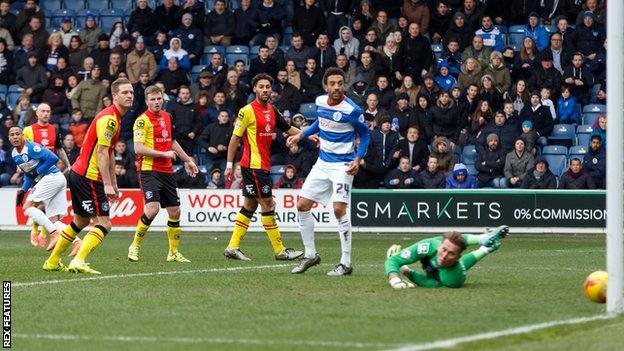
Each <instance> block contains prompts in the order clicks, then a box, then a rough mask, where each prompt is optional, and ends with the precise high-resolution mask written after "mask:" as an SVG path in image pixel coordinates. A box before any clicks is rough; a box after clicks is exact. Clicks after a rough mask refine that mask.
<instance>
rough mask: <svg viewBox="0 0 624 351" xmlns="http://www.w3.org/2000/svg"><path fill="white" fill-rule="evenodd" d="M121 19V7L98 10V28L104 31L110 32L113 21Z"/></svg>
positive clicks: (122, 14)
mask: <svg viewBox="0 0 624 351" xmlns="http://www.w3.org/2000/svg"><path fill="white" fill-rule="evenodd" d="M123 20H124V10H122V9H104V10H101V11H100V28H102V31H103V32H105V33H108V32H110V30H111V28H113V24H115V22H117V21H123Z"/></svg>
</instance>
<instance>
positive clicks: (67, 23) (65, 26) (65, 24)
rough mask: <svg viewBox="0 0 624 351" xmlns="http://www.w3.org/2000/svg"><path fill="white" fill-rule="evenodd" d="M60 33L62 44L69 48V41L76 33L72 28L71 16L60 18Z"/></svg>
mask: <svg viewBox="0 0 624 351" xmlns="http://www.w3.org/2000/svg"><path fill="white" fill-rule="evenodd" d="M60 32H61V35H62V36H63V45H65V46H66V47H68V48H69V41H70V40H71V37H73V36H74V35H78V32H76V31H75V30H74V28H73V24H72V19H71V17H63V19H62V20H61V30H60Z"/></svg>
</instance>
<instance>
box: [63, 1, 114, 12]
mask: <svg viewBox="0 0 624 351" xmlns="http://www.w3.org/2000/svg"><path fill="white" fill-rule="evenodd" d="M70 1H71V0H70ZM87 5H88V6H89V7H87V8H88V9H90V10H98V11H99V10H104V9H107V8H108V0H87Z"/></svg>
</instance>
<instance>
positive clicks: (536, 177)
mask: <svg viewBox="0 0 624 351" xmlns="http://www.w3.org/2000/svg"><path fill="white" fill-rule="evenodd" d="M522 188H523V189H557V177H556V176H555V175H554V174H553V172H551V170H550V169H549V164H548V161H547V160H546V158H544V156H539V157H537V158H536V159H535V167H533V168H531V169H529V170H528V171H527V173H526V177H524V179H523V180H522Z"/></svg>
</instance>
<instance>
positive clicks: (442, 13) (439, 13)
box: [403, 1, 459, 44]
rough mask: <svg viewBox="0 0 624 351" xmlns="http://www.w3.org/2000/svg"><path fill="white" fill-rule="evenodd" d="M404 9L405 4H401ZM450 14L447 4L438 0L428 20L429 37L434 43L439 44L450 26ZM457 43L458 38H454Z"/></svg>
mask: <svg viewBox="0 0 624 351" xmlns="http://www.w3.org/2000/svg"><path fill="white" fill-rule="evenodd" d="M403 9H404V10H405V5H404V6H403ZM451 19H452V15H451V12H450V11H449V6H448V4H447V3H446V2H444V1H439V2H438V4H437V5H436V11H435V12H434V13H433V14H431V16H430V22H429V30H428V31H429V37H430V38H431V41H432V42H433V43H435V44H439V43H440V42H441V41H442V38H443V36H444V34H446V32H447V30H448V29H449V28H450V26H451ZM455 40H456V42H457V43H459V39H457V38H455Z"/></svg>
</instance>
